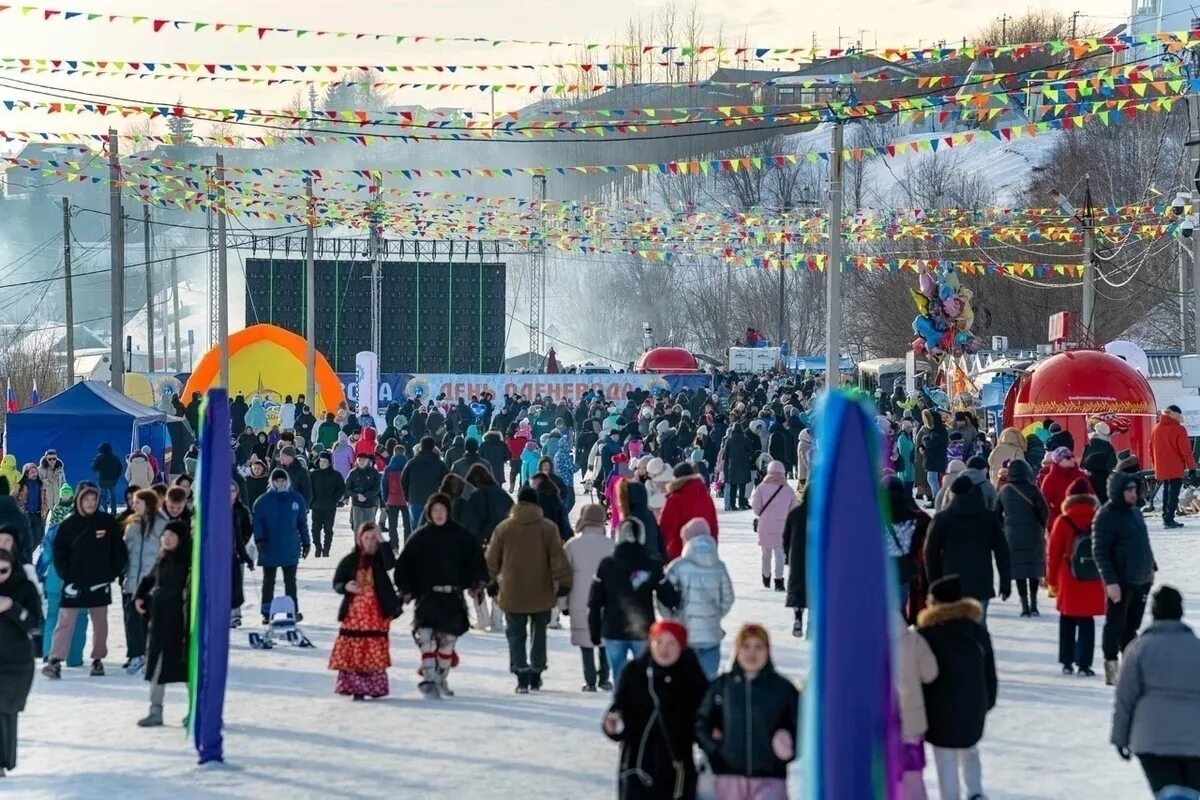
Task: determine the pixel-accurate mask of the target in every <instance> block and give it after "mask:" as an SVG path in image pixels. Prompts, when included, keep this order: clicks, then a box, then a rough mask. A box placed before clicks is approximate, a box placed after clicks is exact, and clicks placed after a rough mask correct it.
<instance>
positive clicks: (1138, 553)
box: [1092, 472, 1158, 686]
mask: <svg viewBox="0 0 1200 800" xmlns="http://www.w3.org/2000/svg"><path fill="white" fill-rule="evenodd" d="M1137 500H1138V490H1137V481H1136V479H1135V478H1134V477H1133V476H1132V475H1127V474H1125V473H1123V472H1117V473H1114V474H1113V476H1112V478H1110V479H1109V482H1108V502H1107V503H1105V504H1104V505H1103V506H1101V508H1100V510H1099V511H1098V512H1096V518H1095V519H1094V520H1093V521H1092V554H1093V556H1094V557H1095V559H1096V567H1097V569H1099V571H1100V577H1101V579H1102V580H1103V581H1104V593H1105V595H1106V596H1107V598H1108V601H1107V605H1106V609H1105V613H1104V633H1103V635H1102V637H1101V644H1100V647H1101V650H1102V651H1103V652H1104V682H1105V683H1106V684H1108V685H1109V686H1115V685H1116V683H1117V668H1118V666H1119V664H1118V661H1117V658H1118V656H1119V655H1120V654H1121V653H1123V652H1124V651H1125V648H1127V647H1128V646H1129V643H1130V642H1132V641H1133V640H1134V639H1135V638H1136V637H1137V630H1138V627H1139V626H1140V625H1141V624H1142V614H1143V613H1144V612H1145V610H1146V597H1147V595H1148V594H1149V593H1150V585H1151V584H1152V583H1154V573H1155V572H1157V571H1158V565H1157V564H1156V563H1155V561H1154V551H1153V549H1151V547H1150V534H1149V533H1148V532H1147V531H1146V520H1145V518H1144V517H1143V516H1142V512H1141V509H1139V508H1138V507H1137Z"/></svg>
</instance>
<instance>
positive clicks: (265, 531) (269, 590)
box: [250, 468, 311, 625]
mask: <svg viewBox="0 0 1200 800" xmlns="http://www.w3.org/2000/svg"><path fill="white" fill-rule="evenodd" d="M250 518H251V524H252V525H253V526H254V545H255V547H257V548H258V565H259V566H260V567H262V568H263V576H262V577H263V585H262V603H261V610H262V622H263V625H267V624H269V623H270V621H271V618H270V614H271V600H273V599H274V598H275V576H276V575H277V574H278V572H279V570H283V591H284V593H285V594H287V596H288V597H290V598H292V602H293V603H295V604H296V621H297V622H299V621H300V620H303V619H304V616H303V615H302V614H301V613H300V601H299V598H298V597H297V596H296V567H297V565H298V564H299V563H300V559H302V558H308V551H309V547H310V546H311V542H310V540H309V538H308V511H307V509H306V508H305V505H304V498H303V497H301V496H300V493H299V492H296V491H294V490H293V489H292V488H291V485H290V483H289V481H288V474H287V471H286V470H284V469H282V468H276V469H275V470H274V471H273V472H272V473H271V490H270V491H269V492H267V493H266V494H264V495H263V496H262V497H260V498H258V501H257V502H255V504H254V508H253V509H252V510H251V512H250Z"/></svg>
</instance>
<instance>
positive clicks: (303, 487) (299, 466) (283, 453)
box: [279, 445, 312, 505]
mask: <svg viewBox="0 0 1200 800" xmlns="http://www.w3.org/2000/svg"><path fill="white" fill-rule="evenodd" d="M279 466H280V467H282V468H283V471H284V472H286V473H287V474H288V481H289V482H290V483H291V487H292V489H293V490H295V491H297V492H299V493H300V495H301V496H302V497H303V498H304V503H305V505H308V504H310V503H312V484H311V483H310V482H309V480H308V464H305V463H304V459H302V458H300V457H299V456H297V455H296V448H295V447H292V446H291V445H288V446H287V447H285V448H283V449H282V450H280V451H279Z"/></svg>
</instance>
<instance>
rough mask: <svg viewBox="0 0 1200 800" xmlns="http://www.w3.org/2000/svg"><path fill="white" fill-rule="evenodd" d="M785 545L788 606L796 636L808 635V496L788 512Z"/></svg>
mask: <svg viewBox="0 0 1200 800" xmlns="http://www.w3.org/2000/svg"><path fill="white" fill-rule="evenodd" d="M783 548H784V551H785V552H786V553H787V554H788V579H787V595H785V601H784V602H785V605H786V606H787V607H788V608H790V609H792V616H793V619H792V636H795V637H797V638H799V637H801V636H803V635H804V611H805V609H807V608H808V573H807V571H806V569H805V565H806V564H807V556H808V499H807V493H806V494H805V496H803V497H801V498H800V504H799V505H798V506H796V507H795V508H793V509H792V510H791V511H789V512H788V517H787V521H786V522H785V523H784V526H783Z"/></svg>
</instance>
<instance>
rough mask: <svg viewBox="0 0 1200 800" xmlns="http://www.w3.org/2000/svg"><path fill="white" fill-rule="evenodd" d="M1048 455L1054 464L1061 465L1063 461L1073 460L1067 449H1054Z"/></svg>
mask: <svg viewBox="0 0 1200 800" xmlns="http://www.w3.org/2000/svg"><path fill="white" fill-rule="evenodd" d="M1050 455H1051V457H1052V458H1053V459H1054V463H1055V464H1061V463H1062V462H1064V461H1070V460H1071V459H1073V458H1075V454H1074V453H1072V452H1071V449H1070V448H1069V447H1056V448H1054V452H1053V453H1051V454H1050Z"/></svg>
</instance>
